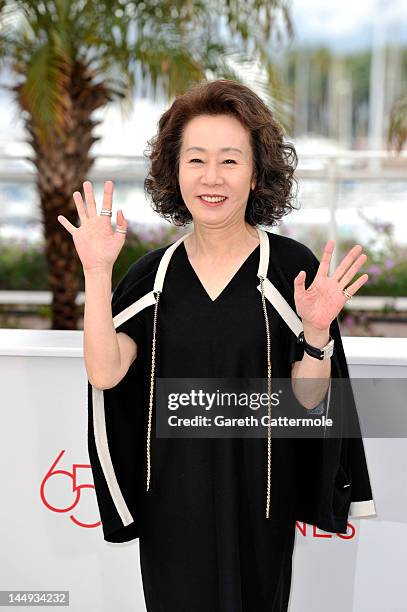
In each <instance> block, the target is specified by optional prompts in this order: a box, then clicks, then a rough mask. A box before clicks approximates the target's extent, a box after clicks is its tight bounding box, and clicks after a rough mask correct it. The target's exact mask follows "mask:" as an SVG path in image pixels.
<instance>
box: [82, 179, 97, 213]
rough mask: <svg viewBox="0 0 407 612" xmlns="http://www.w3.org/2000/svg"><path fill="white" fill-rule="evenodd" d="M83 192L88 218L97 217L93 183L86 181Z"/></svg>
mask: <svg viewBox="0 0 407 612" xmlns="http://www.w3.org/2000/svg"><path fill="white" fill-rule="evenodd" d="M83 191H84V192H85V198H86V207H87V212H88V216H89V217H95V216H96V215H97V212H96V202H95V196H94V194H93V187H92V183H91V182H90V181H85V182H84V183H83Z"/></svg>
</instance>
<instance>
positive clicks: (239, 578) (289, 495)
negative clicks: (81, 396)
mask: <svg viewBox="0 0 407 612" xmlns="http://www.w3.org/2000/svg"><path fill="white" fill-rule="evenodd" d="M259 253H260V246H259V245H258V246H257V247H256V248H255V249H254V250H253V251H252V252H251V254H250V255H249V256H248V257H247V258H246V260H245V261H244V263H243V264H242V265H241V267H240V268H239V270H238V271H237V272H236V274H235V275H234V276H233V278H232V279H231V281H230V282H229V283H228V284H227V286H226V287H225V288H224V289H223V291H222V292H221V293H220V295H218V297H217V298H216V299H215V300H212V299H211V298H210V297H209V295H208V293H207V292H206V290H205V288H204V287H203V285H202V283H201V282H200V280H199V278H198V276H197V274H196V272H195V271H194V268H193V267H192V265H191V263H190V261H189V259H188V255H187V252H186V249H185V245H184V243H183V242H182V243H181V244H180V245H179V247H178V248H177V249H176V250H175V251H174V253H173V255H172V258H171V260H170V263H169V266H168V269H167V272H166V277H165V291H163V293H162V295H161V296H160V307H159V309H158V320H157V330H158V331H157V346H156V371H155V375H156V376H157V377H179V378H183V377H192V378H199V377H216V378H222V377H258V378H260V377H262V378H265V377H266V376H267V369H266V328H265V320H264V312H263V309H262V308H263V307H262V301H261V294H260V292H259V290H258V289H257V288H256V286H257V284H258V278H256V274H257V269H258V265H259ZM269 278H270V279H271V280H272V281H273V270H272V268H271V269H269ZM152 311H153V309H152V308H147V309H144V310H143V311H141V312H140V313H138V314H137V315H136V317H133V318H132V320H131V322H130V321H129V322H128V323H129V325H128V327H126V326H125V325H124V326H122V327H121V328H118V329H119V330H120V331H125V332H126V333H128V334H129V335H131V336H132V337H133V338H134V340H135V341H136V342H138V345H139V356H138V358H137V360H139V367H141V368H143V369H145V376H144V375H143V378H144V380H145V384H144V391H143V392H144V402H145V404H147V403H148V393H149V385H150V369H149V367H148V362H147V361H146V360H145V357H146V355H148V353H149V349H150V347H151V336H150V334H151V328H152V324H151V320H150V319H152V316H153V313H152ZM267 311H268V318H269V325H270V335H271V359H272V376H275V377H289V376H290V374H291V363H292V361H295V360H296V359H301V357H302V352H301V351H300V349H299V348H298V345H296V342H295V336H294V335H292V337H293V340H292V343H291V344H287V343H282V342H280V341H279V335H280V334H281V326H282V325H285V323H284V321H283V320H282V319H281V317H280V316H279V315H278V314H277V312H276V311H275V310H274V309H273V308H272V307H271V305H270V304H269V303H268V302H267ZM300 353H301V354H300ZM152 431H153V433H152V438H151V470H152V471H151V484H150V490H149V491H148V492H147V491H144V492H143V493H141V494H140V505H139V519H140V562H141V570H142V579H143V587H144V594H145V600H146V606H147V610H148V612H281V611H284V610H287V606H288V599H289V592H290V585H291V563H292V554H293V547H294V539H295V503H296V490H297V487H296V481H295V479H296V473H295V469H294V465H295V461H294V452H293V449H292V447H291V444H290V440H288V439H282V438H280V439H278V438H275V439H273V440H272V447H271V448H272V466H273V467H272V480H271V505H270V512H271V517H270V518H268V519H267V518H266V516H265V506H266V500H265V489H266V473H267V469H266V462H267V438H257V439H255V438H223V439H213V438H189V439H180V438H175V439H174V438H172V439H171V438H157V437H156V436H155V433H154V432H155V429H154V427H153V430H152Z"/></svg>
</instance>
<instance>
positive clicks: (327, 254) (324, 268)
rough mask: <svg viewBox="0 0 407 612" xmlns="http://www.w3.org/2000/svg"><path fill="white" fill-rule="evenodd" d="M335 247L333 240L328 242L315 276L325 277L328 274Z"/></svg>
mask: <svg viewBox="0 0 407 612" xmlns="http://www.w3.org/2000/svg"><path fill="white" fill-rule="evenodd" d="M334 247H335V242H334V241H333V240H331V239H330V240H328V242H327V243H326V245H325V248H324V252H323V253H322V258H321V261H320V264H319V267H318V270H317V274H320V275H321V276H327V275H328V272H329V266H330V263H331V259H332V253H333V250H334Z"/></svg>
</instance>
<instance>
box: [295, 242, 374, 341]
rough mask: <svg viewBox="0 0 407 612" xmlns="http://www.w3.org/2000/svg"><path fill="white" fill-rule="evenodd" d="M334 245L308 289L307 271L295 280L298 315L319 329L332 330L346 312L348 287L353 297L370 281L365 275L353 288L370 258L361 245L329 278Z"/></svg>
mask: <svg viewBox="0 0 407 612" xmlns="http://www.w3.org/2000/svg"><path fill="white" fill-rule="evenodd" d="M334 246H335V243H334V241H333V240H328V242H327V243H326V245H325V249H324V253H323V255H322V259H321V262H320V264H319V267H318V270H317V273H316V275H315V278H314V280H313V281H312V283H311V285H310V286H309V287H308V289H305V278H306V273H305V272H304V271H301V272H300V273H299V274H298V275H297V276H296V278H295V279H294V301H295V307H296V310H297V314H298V315H299V316H300V317H301V319H302V322H303V324H304V325H306V326H307V327H311V328H313V329H316V330H327V329H329V326H330V324H331V322H332V321H333V320H334V319H335V318H336V317H337V316H338V313H339V312H340V311H341V310H342V308H343V306H344V304H345V303H346V301H347V300H348V298H347V297H346V296H345V295H344V294H343V293H342V290H343V289H345V288H346V290H347V291H348V293H350V295H352V296H353V295H355V293H356V292H357V291H358V289H359V288H360V287H361V286H362V285H363V284H364V283H365V282H366V281H367V279H368V278H369V277H368V275H367V274H362V276H360V277H359V278H358V279H357V280H355V282H354V283H352V284H351V285H349V283H350V282H351V281H352V279H353V277H354V276H355V274H356V273H357V272H358V270H359V268H361V266H362V265H363V264H364V263H365V261H366V259H367V256H366V255H365V254H364V253H361V251H362V247H361V246H360V245H359V244H357V245H355V246H354V247H353V248H351V249H350V251H348V253H347V254H346V255H345V257H344V258H343V259H342V261H341V263H340V264H339V265H338V267H337V268H336V270H335V271H334V273H333V274H332V276H328V270H329V264H330V261H331V257H332V252H333V250H334ZM355 259H356V261H355Z"/></svg>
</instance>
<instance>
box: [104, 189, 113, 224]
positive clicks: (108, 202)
mask: <svg viewBox="0 0 407 612" xmlns="http://www.w3.org/2000/svg"><path fill="white" fill-rule="evenodd" d="M112 201H113V182H112V181H106V182H105V185H104V190H103V204H102V208H103V210H110V212H111V211H112ZM107 218H108V219H109V217H107Z"/></svg>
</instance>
